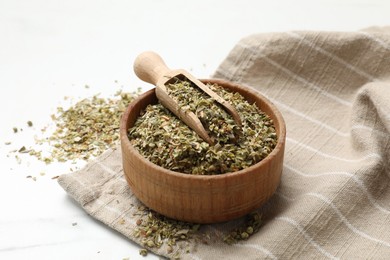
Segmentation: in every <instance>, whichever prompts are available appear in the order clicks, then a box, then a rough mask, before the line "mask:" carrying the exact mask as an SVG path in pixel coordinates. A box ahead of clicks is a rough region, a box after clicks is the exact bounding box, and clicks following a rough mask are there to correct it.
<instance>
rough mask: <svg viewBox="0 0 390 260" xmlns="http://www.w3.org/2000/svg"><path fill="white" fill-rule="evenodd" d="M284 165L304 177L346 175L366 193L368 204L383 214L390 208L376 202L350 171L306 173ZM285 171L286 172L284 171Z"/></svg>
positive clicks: (389, 212) (361, 182)
mask: <svg viewBox="0 0 390 260" xmlns="http://www.w3.org/2000/svg"><path fill="white" fill-rule="evenodd" d="M284 167H285V168H287V169H288V170H290V171H291V172H293V173H295V174H298V175H300V176H303V177H306V178H317V177H323V176H332V175H338V176H346V177H347V178H351V179H352V180H353V181H354V182H355V183H356V184H357V186H358V187H359V188H360V189H361V190H362V191H363V193H364V194H365V195H366V197H367V199H368V201H369V202H370V204H371V205H372V206H373V207H375V208H377V209H378V210H380V211H382V212H383V213H385V214H390V210H388V209H386V208H384V207H382V206H381V205H379V204H378V203H377V202H376V200H375V198H374V196H373V195H372V194H371V193H370V192H369V191H368V189H367V187H366V185H365V184H364V182H363V181H362V180H361V179H360V178H359V177H358V176H356V175H355V174H352V173H350V172H323V173H312V174H307V173H303V172H302V171H299V170H297V169H295V168H293V167H291V166H290V165H288V164H284ZM285 173H287V172H285Z"/></svg>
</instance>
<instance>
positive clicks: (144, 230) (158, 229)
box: [134, 206, 200, 254]
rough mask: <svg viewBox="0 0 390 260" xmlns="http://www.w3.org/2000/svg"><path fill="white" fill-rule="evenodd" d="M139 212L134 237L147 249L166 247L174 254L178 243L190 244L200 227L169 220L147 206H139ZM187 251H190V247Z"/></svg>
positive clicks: (168, 251) (169, 252)
mask: <svg viewBox="0 0 390 260" xmlns="http://www.w3.org/2000/svg"><path fill="white" fill-rule="evenodd" d="M138 211H139V213H140V216H139V218H138V219H137V221H136V224H137V228H136V229H135V232H134V236H135V237H136V238H141V239H142V241H141V242H142V245H143V246H144V247H145V248H149V249H150V248H160V247H161V246H163V245H165V246H166V250H167V253H168V254H171V253H173V252H174V249H175V248H176V247H177V243H178V242H189V241H190V240H191V239H192V238H193V236H194V235H195V234H196V233H197V231H198V230H199V227H200V225H199V224H192V223H187V222H183V221H178V220H174V219H170V218H167V217H165V216H163V215H161V214H158V213H156V212H155V211H152V210H150V209H148V208H147V207H145V206H139V207H138ZM187 246H189V245H187ZM185 250H186V251H189V247H188V248H187V249H185Z"/></svg>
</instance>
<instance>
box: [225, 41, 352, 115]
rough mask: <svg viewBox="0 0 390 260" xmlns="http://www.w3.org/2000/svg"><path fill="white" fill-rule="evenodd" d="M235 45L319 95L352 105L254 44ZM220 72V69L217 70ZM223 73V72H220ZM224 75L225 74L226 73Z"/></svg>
mask: <svg viewBox="0 0 390 260" xmlns="http://www.w3.org/2000/svg"><path fill="white" fill-rule="evenodd" d="M237 46H240V47H241V48H244V49H246V50H249V51H251V52H252V53H253V54H254V55H255V56H256V58H262V59H263V60H264V61H266V62H267V63H269V64H271V65H273V66H274V67H276V68H277V69H279V70H281V71H282V72H284V73H286V74H287V75H288V76H289V77H291V78H293V79H294V80H297V81H299V82H301V83H303V84H305V85H307V86H308V87H309V88H311V89H313V90H315V91H317V92H319V93H320V94H321V95H323V96H326V97H328V98H330V99H332V100H333V101H336V102H338V103H340V104H342V105H345V106H348V107H352V103H351V102H349V101H346V100H344V99H342V98H340V97H338V96H335V95H333V94H331V93H329V92H327V91H325V90H324V89H322V88H321V87H318V86H316V85H315V84H313V83H311V82H310V81H308V80H306V79H304V78H302V77H301V76H299V75H298V74H296V73H294V72H292V71H291V70H289V69H287V68H286V67H284V66H282V65H281V64H279V63H277V62H276V61H274V60H272V59H270V58H269V57H267V56H266V55H263V54H262V53H261V51H260V49H258V48H255V47H254V46H250V45H246V44H243V43H239V44H237ZM219 72H220V71H219ZM221 74H223V73H221ZM224 75H227V74H226V73H225V74H224Z"/></svg>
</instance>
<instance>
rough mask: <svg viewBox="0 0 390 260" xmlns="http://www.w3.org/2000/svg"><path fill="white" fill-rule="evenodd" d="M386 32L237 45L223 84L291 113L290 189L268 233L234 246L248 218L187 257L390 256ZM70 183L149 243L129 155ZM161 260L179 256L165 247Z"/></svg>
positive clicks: (95, 165)
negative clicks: (226, 238) (138, 228)
mask: <svg viewBox="0 0 390 260" xmlns="http://www.w3.org/2000/svg"><path fill="white" fill-rule="evenodd" d="M387 31H388V30H386V29H375V28H374V29H371V30H366V31H360V32H304V31H299V32H284V33H269V34H258V35H252V36H249V37H247V38H244V39H242V40H241V41H240V42H238V44H237V45H236V46H235V47H234V48H233V50H232V51H231V53H230V54H229V55H228V57H227V58H226V59H225V60H224V61H223V63H222V64H221V65H220V67H219V68H218V70H217V71H216V73H215V75H214V77H215V78H222V79H225V80H229V81H233V82H237V83H240V84H242V85H246V86H249V87H252V88H255V89H257V90H258V91H260V92H261V93H262V94H263V95H265V96H266V97H268V98H269V99H270V100H271V101H272V102H273V103H274V104H275V105H276V106H277V107H278V108H279V110H280V111H281V112H282V114H283V116H284V118H285V121H286V125H287V141H286V152H285V161H284V168H283V174H282V180H281V183H280V187H279V188H278V190H277V192H276V194H275V195H274V196H273V197H272V198H271V199H270V201H269V202H268V203H267V204H266V205H264V206H263V207H262V208H260V209H258V211H259V212H261V213H262V215H263V226H262V228H261V229H260V231H259V232H258V233H257V234H255V235H254V236H252V237H251V238H250V239H249V240H247V241H243V242H239V243H237V244H234V245H227V244H225V243H223V242H222V239H221V236H223V234H226V232H228V231H229V230H231V229H232V228H233V227H234V226H236V225H238V224H239V223H240V221H242V219H239V220H236V221H231V222H228V223H224V224H216V225H206V226H203V227H202V229H203V232H205V233H208V234H209V235H210V237H211V240H213V241H214V242H213V243H209V244H207V245H206V244H203V243H199V244H197V245H196V246H195V247H194V248H192V249H191V251H190V253H186V252H184V251H183V252H182V251H180V250H179V252H178V253H179V255H181V257H182V259H221V258H224V259H308V258H310V259H312V258H319V259H327V258H331V259H390V171H389V168H390V167H389V159H390V142H389V139H390V138H389V136H390V135H389V134H390V34H387ZM389 32H390V30H389ZM59 183H60V185H61V186H62V187H63V188H64V189H65V190H66V191H67V192H68V193H69V194H70V196H72V197H73V198H74V199H75V200H76V201H77V202H78V203H80V204H81V206H82V207H83V208H84V209H85V210H86V211H87V212H88V213H89V214H90V215H91V216H92V217H94V218H96V219H98V220H100V221H102V222H103V223H105V224H106V225H108V226H110V227H111V228H113V229H115V230H117V231H119V232H120V233H122V234H124V235H125V236H127V237H128V238H130V239H131V240H133V241H135V242H137V243H140V241H139V240H138V239H137V238H135V237H134V236H133V231H134V228H135V218H134V216H133V212H134V210H135V209H134V206H132V205H137V203H138V201H137V199H136V198H135V197H134V196H133V194H132V192H131V190H130V189H129V188H128V186H127V184H126V182H125V180H124V178H123V172H122V167H121V155H120V149H116V150H112V151H108V152H106V153H105V154H104V155H102V156H101V157H100V158H98V159H97V160H96V161H95V162H91V163H89V164H88V165H87V166H86V167H85V169H82V170H81V171H79V172H76V173H72V174H66V175H63V176H61V177H60V178H59ZM122 219H123V220H125V222H123V221H120V220H122ZM123 223H125V224H123ZM153 251H154V252H155V253H156V254H158V255H161V256H166V257H169V256H172V255H170V254H167V253H166V248H164V247H162V248H160V249H155V250H153Z"/></svg>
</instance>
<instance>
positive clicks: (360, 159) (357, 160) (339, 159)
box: [286, 137, 383, 163]
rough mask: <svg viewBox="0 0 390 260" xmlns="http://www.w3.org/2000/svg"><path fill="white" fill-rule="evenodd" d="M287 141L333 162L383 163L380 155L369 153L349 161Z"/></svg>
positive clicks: (291, 140)
mask: <svg viewBox="0 0 390 260" xmlns="http://www.w3.org/2000/svg"><path fill="white" fill-rule="evenodd" d="M286 141H288V142H290V143H293V144H295V145H297V146H300V147H302V148H304V149H306V150H309V151H311V152H313V153H314V154H315V155H320V156H322V157H325V158H329V159H333V160H338V161H344V162H350V163H355V162H361V161H364V160H367V159H370V158H377V159H379V160H381V161H383V158H382V156H381V155H380V154H378V153H369V154H367V155H365V156H363V157H361V158H357V159H348V158H343V157H338V156H334V155H330V154H327V153H324V152H321V151H320V150H318V149H315V148H313V147H311V146H308V145H305V144H303V143H300V142H298V141H296V140H294V139H292V138H289V137H287V138H286Z"/></svg>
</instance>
